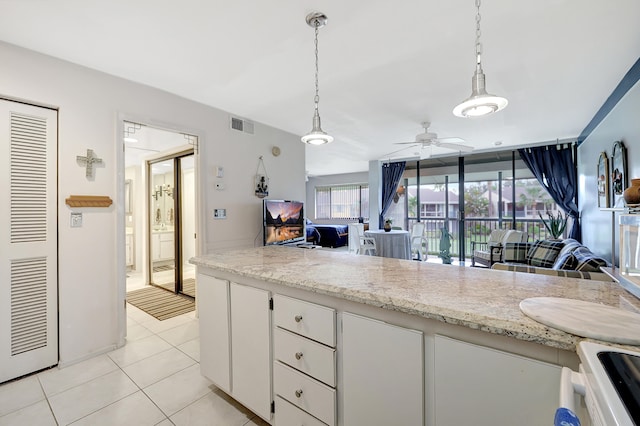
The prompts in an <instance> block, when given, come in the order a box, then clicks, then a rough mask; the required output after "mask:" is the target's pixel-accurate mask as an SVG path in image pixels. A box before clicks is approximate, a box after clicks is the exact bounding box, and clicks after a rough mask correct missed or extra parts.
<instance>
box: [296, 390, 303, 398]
mask: <svg viewBox="0 0 640 426" xmlns="http://www.w3.org/2000/svg"><path fill="white" fill-rule="evenodd" d="M301 396H302V389H298V390H297V391H296V398H300V397H301Z"/></svg>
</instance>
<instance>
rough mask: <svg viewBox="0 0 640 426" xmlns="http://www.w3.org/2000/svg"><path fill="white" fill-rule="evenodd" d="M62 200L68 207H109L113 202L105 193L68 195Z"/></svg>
mask: <svg viewBox="0 0 640 426" xmlns="http://www.w3.org/2000/svg"><path fill="white" fill-rule="evenodd" d="M64 202H65V203H66V204H67V205H68V206H69V207H109V206H110V205H111V204H113V200H112V199H111V198H109V197H108V196H106V195H70V196H69V198H67V199H66V200H64Z"/></svg>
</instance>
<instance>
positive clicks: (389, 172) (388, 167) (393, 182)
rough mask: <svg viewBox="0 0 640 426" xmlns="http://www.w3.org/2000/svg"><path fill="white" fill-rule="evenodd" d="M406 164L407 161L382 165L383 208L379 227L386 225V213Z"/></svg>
mask: <svg viewBox="0 0 640 426" xmlns="http://www.w3.org/2000/svg"><path fill="white" fill-rule="evenodd" d="M406 165H407V162H406V161H399V162H397V163H385V164H383V165H382V205H381V207H382V210H380V217H379V218H378V228H380V229H382V227H383V226H384V215H385V213H386V212H387V210H389V206H390V205H391V202H392V201H393V196H394V195H395V193H396V189H397V188H398V184H399V183H400V179H401V178H402V173H404V168H405V166H406Z"/></svg>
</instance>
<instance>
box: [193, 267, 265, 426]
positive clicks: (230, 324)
mask: <svg viewBox="0 0 640 426" xmlns="http://www.w3.org/2000/svg"><path fill="white" fill-rule="evenodd" d="M196 283H197V286H198V298H197V299H196V300H197V302H198V314H199V317H200V371H201V372H202V375H203V376H205V377H207V378H208V379H209V380H211V381H212V382H213V383H214V384H215V385H216V386H218V387H219V388H220V389H222V390H224V391H225V392H227V393H228V394H229V395H231V396H232V397H233V398H235V399H236V400H238V401H239V402H241V403H242V404H243V405H245V406H246V407H247V408H249V409H250V410H251V411H253V412H254V413H256V414H258V415H259V416H261V417H262V418H264V419H266V420H269V419H270V418H271V402H272V401H273V398H272V394H271V315H270V311H269V299H270V293H269V292H268V291H265V290H261V289H257V288H253V287H247V286H244V285H240V284H237V283H233V282H229V281H227V280H221V279H218V278H215V277H212V276H209V275H205V274H201V273H199V274H198V275H197V278H196Z"/></svg>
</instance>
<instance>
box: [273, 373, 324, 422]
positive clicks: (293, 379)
mask: <svg viewBox="0 0 640 426" xmlns="http://www.w3.org/2000/svg"><path fill="white" fill-rule="evenodd" d="M273 389H274V391H275V393H276V395H279V396H280V397H282V398H284V399H286V400H287V401H289V402H290V403H292V404H293V405H295V406H297V407H298V408H301V409H303V410H304V411H306V412H308V413H309V414H311V415H312V416H314V417H317V418H318V419H320V420H322V421H323V422H325V423H326V424H328V425H329V426H334V425H335V424H336V391H335V389H332V388H330V387H329V386H327V385H324V384H322V383H320V382H318V381H317V380H314V379H312V378H310V377H309V376H306V375H304V374H302V373H300V372H298V371H296V370H294V369H293V368H291V367H288V366H286V365H284V364H282V363H281V362H279V361H276V362H275V363H274V365H273Z"/></svg>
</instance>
